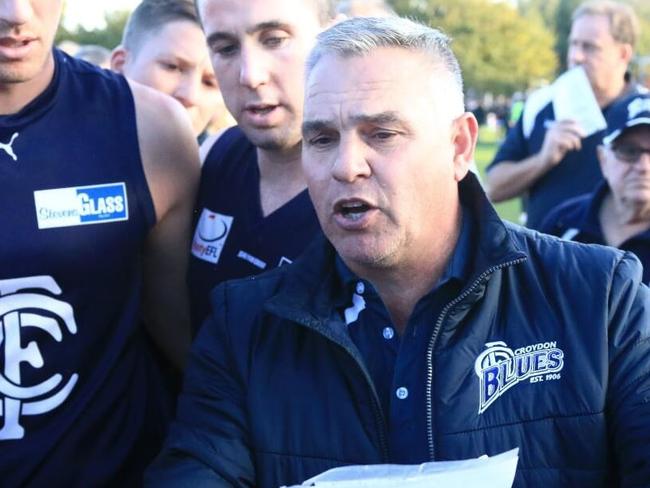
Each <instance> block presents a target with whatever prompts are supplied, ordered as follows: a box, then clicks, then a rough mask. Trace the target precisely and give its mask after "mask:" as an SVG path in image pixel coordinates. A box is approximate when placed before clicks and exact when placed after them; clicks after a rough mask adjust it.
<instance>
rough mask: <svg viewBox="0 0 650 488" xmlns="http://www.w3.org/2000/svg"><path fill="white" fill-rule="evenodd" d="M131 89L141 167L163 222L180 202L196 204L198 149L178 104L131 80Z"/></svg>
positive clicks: (158, 214)
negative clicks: (186, 201)
mask: <svg viewBox="0 0 650 488" xmlns="http://www.w3.org/2000/svg"><path fill="white" fill-rule="evenodd" d="M129 85H130V87H131V91H132V93H133V99H134V103H135V112H136V122H137V128H138V143H139V145H140V156H141V159H142V165H143V167H144V171H145V175H146V177H147V183H148V184H149V189H150V191H151V194H152V198H153V200H154V205H155V207H156V215H157V218H158V219H160V218H161V217H162V216H163V215H164V214H165V213H166V212H167V211H168V210H169V209H170V208H171V207H174V206H175V205H176V204H177V203H178V201H179V200H184V199H190V200H193V198H194V196H193V195H194V192H195V190H196V186H197V184H198V178H199V171H200V165H199V155H198V145H197V142H196V139H195V137H194V134H193V132H192V127H191V124H190V119H189V117H188V115H187V112H186V111H185V109H184V108H183V107H182V105H181V104H180V103H179V102H177V101H176V100H174V99H173V98H172V97H169V96H167V95H164V94H162V93H160V92H158V91H156V90H153V89H151V88H149V87H146V86H144V85H141V84H140V83H137V82H134V81H132V80H129Z"/></svg>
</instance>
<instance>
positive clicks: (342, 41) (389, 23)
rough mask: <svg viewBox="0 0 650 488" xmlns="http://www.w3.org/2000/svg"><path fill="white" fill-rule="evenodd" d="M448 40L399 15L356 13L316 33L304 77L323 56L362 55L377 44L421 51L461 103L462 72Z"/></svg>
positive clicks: (429, 28) (442, 35)
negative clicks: (442, 71) (448, 81)
mask: <svg viewBox="0 0 650 488" xmlns="http://www.w3.org/2000/svg"><path fill="white" fill-rule="evenodd" d="M450 44H451V40H450V38H449V37H447V36H446V35H445V34H443V33H442V32H440V31H439V30H436V29H433V28H431V27H427V26H426V25H423V24H420V23H418V22H415V21H412V20H409V19H405V18H402V17H355V18H352V19H347V20H344V21H343V22H339V23H338V24H335V25H334V26H332V27H330V28H329V29H327V30H325V31H323V32H321V33H320V34H319V35H318V38H317V41H316V45H315V46H314V48H313V49H312V51H311V53H310V55H309V57H308V58H307V77H309V74H310V73H311V71H312V70H313V69H314V67H315V66H316V65H317V64H318V62H319V61H320V60H321V58H323V57H324V56H326V55H328V54H333V55H336V56H339V57H342V58H349V57H354V56H364V55H367V54H370V53H371V52H373V51H374V50H376V49H378V48H392V47H395V48H401V49H405V50H407V51H412V52H420V53H422V54H424V55H425V56H427V57H429V58H430V59H431V61H432V63H433V64H434V65H437V66H441V67H443V68H444V69H445V70H446V71H447V72H448V74H449V75H451V76H450V78H451V80H452V81H453V85H454V86H455V87H456V88H457V89H458V95H459V97H460V104H461V106H462V105H463V76H462V73H461V69H460V65H459V64H458V60H457V59H456V56H455V55H454V53H453V52H452V50H451V47H450Z"/></svg>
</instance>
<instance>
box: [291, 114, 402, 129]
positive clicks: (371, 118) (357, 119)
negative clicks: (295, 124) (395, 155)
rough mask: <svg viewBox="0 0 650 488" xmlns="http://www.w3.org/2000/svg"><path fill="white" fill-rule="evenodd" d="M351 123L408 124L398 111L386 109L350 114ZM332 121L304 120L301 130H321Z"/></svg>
mask: <svg viewBox="0 0 650 488" xmlns="http://www.w3.org/2000/svg"><path fill="white" fill-rule="evenodd" d="M349 120H350V121H351V122H352V124H353V125H361V124H368V125H395V124H398V125H400V126H402V127H404V128H405V129H408V128H409V127H410V126H409V125H408V124H407V123H406V122H405V121H404V120H403V119H402V118H401V117H400V116H399V113H398V112H395V111H387V112H380V113H377V114H370V115H368V114H358V115H352V116H351V117H350V119H349ZM332 126H333V123H332V122H331V121H329V120H325V119H314V120H305V121H304V122H303V123H302V130H303V132H305V133H307V132H318V131H323V130H328V129H331V128H332Z"/></svg>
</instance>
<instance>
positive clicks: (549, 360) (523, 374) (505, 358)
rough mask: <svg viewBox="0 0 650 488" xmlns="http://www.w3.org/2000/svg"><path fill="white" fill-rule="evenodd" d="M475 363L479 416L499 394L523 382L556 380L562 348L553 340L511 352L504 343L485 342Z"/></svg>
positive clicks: (558, 373)
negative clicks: (477, 379)
mask: <svg viewBox="0 0 650 488" xmlns="http://www.w3.org/2000/svg"><path fill="white" fill-rule="evenodd" d="M485 347H486V348H487V349H486V350H485V351H483V352H482V353H481V354H480V355H479V356H478V357H477V358H476V362H475V363H474V371H475V372H476V375H477V376H478V378H479V385H480V386H479V390H480V391H479V407H478V413H479V415H480V414H482V413H483V412H485V411H486V410H487V409H488V407H489V406H490V405H492V404H493V403H494V402H495V401H496V400H497V399H498V398H499V397H500V396H501V395H503V394H504V393H505V392H506V391H508V390H509V389H510V388H512V387H513V386H515V385H517V384H518V383H521V382H522V381H529V382H530V383H541V382H543V381H551V380H559V379H560V378H561V374H560V371H562V368H564V351H562V349H559V348H558V347H557V343H556V342H555V341H551V342H543V343H538V344H533V345H530V346H525V347H520V348H518V349H515V351H514V352H513V350H512V349H510V348H509V347H508V346H507V345H506V343H505V342H502V341H497V342H488V343H487V344H485Z"/></svg>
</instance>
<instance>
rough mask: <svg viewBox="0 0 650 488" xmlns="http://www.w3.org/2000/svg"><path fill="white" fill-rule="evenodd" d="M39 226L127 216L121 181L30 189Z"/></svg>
mask: <svg viewBox="0 0 650 488" xmlns="http://www.w3.org/2000/svg"><path fill="white" fill-rule="evenodd" d="M34 204H35V205H36V218H37V221H38V228H39V229H51V228H56V227H73V226H77V225H90V224H106V223H108V222H119V221H124V220H129V208H128V202H127V197H126V185H125V184H124V183H109V184H106V185H92V186H78V187H71V188H56V189H53V190H39V191H35V192H34Z"/></svg>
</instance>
